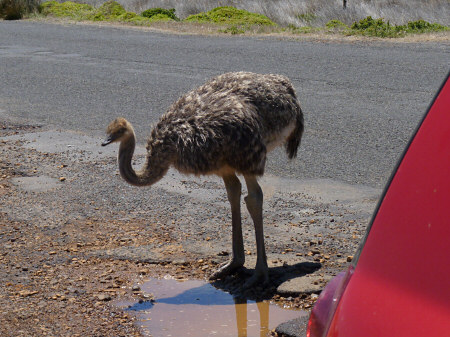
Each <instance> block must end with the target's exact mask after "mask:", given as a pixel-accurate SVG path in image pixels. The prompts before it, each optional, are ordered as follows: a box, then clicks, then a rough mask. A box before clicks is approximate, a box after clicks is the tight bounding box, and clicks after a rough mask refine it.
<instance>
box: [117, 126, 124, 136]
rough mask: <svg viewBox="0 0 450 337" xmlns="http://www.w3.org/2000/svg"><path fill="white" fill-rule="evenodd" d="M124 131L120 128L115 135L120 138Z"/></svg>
mask: <svg viewBox="0 0 450 337" xmlns="http://www.w3.org/2000/svg"><path fill="white" fill-rule="evenodd" d="M125 131H126V129H125V128H120V129H119V130H117V131H116V135H118V136H121V135H123V134H124V133H125Z"/></svg>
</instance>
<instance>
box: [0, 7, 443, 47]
mask: <svg viewBox="0 0 450 337" xmlns="http://www.w3.org/2000/svg"><path fill="white" fill-rule="evenodd" d="M32 1H39V0H0V16H1V15H2V13H3V17H4V18H6V16H5V14H4V13H5V10H4V9H3V10H2V8H5V4H9V6H10V7H11V3H12V4H15V5H17V4H21V3H22V4H23V3H28V2H32ZM320 1H321V0H319V1H318V2H320ZM392 1H394V0H392ZM436 1H438V0H436ZM37 3H38V2H37ZM2 6H3V7H2ZM34 8H37V5H35V7H34ZM16 12H17V11H16ZM39 12H40V15H41V16H43V17H57V18H69V19H72V20H77V21H109V22H126V23H129V24H134V25H147V26H151V25H153V24H155V23H157V22H165V23H167V25H169V26H166V27H167V28H168V29H170V24H171V22H181V23H184V25H190V24H192V25H202V27H204V25H207V26H208V27H210V28H209V31H210V32H219V33H224V34H231V35H238V34H245V33H283V32H285V33H286V32H287V33H288V34H311V33H325V34H340V35H347V36H348V35H360V36H370V37H380V38H397V37H404V36H406V35H410V34H423V33H433V32H441V31H446V30H448V29H449V28H448V27H447V26H445V25H442V24H439V23H429V22H427V21H425V20H422V19H419V20H414V21H408V22H406V23H404V24H391V22H390V21H389V20H387V21H386V20H385V19H383V18H376V19H375V18H372V17H371V16H367V17H365V18H363V19H361V20H359V21H355V22H353V23H351V24H346V23H344V22H343V21H341V20H338V19H333V20H329V21H328V22H326V23H325V24H323V25H322V26H315V25H313V24H314V23H315V22H317V21H318V20H319V17H318V16H317V14H316V13H317V12H318V9H317V7H309V8H306V9H304V11H303V12H301V13H300V14H299V13H297V15H296V18H297V19H298V20H299V21H300V22H301V23H300V24H295V23H290V24H286V25H284V26H283V25H279V24H277V23H275V22H274V21H272V20H271V19H270V18H269V17H267V16H265V15H262V14H259V13H253V12H250V11H247V10H243V9H238V8H235V7H231V6H222V7H216V8H213V9H211V10H209V11H206V12H200V13H196V14H192V15H189V16H187V17H186V18H185V19H184V20H181V19H180V18H179V17H178V16H177V15H176V14H175V9H174V8H170V9H165V8H161V7H156V8H149V9H146V10H144V11H142V12H141V14H136V13H134V12H129V11H127V10H126V9H125V8H124V7H123V6H122V5H121V4H120V3H118V2H116V1H113V0H110V1H107V2H105V3H103V4H102V5H101V6H99V7H98V8H96V7H94V6H92V5H89V4H82V3H75V2H71V1H66V2H62V3H59V2H56V1H47V2H44V3H42V4H41V5H40V6H39ZM22 16H23V14H22ZM13 17H14V18H16V16H13ZM19 18H21V16H20V17H19ZM172 25H174V24H172ZM211 27H212V28H211ZM175 29H176V28H175Z"/></svg>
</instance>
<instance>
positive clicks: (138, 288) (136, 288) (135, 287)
mask: <svg viewBox="0 0 450 337" xmlns="http://www.w3.org/2000/svg"><path fill="white" fill-rule="evenodd" d="M131 290H132V291H140V290H141V287H139V286H133V287H132V288H131Z"/></svg>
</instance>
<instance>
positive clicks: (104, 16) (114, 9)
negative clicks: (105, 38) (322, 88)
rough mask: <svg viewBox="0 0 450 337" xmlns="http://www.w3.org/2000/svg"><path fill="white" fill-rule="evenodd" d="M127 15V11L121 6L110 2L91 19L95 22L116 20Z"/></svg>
mask: <svg viewBox="0 0 450 337" xmlns="http://www.w3.org/2000/svg"><path fill="white" fill-rule="evenodd" d="M126 13H127V11H126V10H125V8H123V6H122V5H121V4H119V3H118V2H116V1H113V0H110V1H107V2H105V3H104V4H103V5H101V6H100V7H99V8H98V9H97V10H96V11H95V14H94V15H93V16H92V18H91V19H92V20H94V21H105V20H115V19H119V17H120V16H122V15H125V14H126Z"/></svg>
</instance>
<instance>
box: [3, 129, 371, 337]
mask: <svg viewBox="0 0 450 337" xmlns="http://www.w3.org/2000/svg"><path fill="white" fill-rule="evenodd" d="M99 143H100V140H99V139H95V138H92V137H89V136H86V135H82V134H78V133H75V132H68V131H64V130H54V129H51V128H46V127H38V126H33V125H25V124H23V123H15V122H14V123H13V122H1V123H0V205H1V206H0V243H1V245H0V264H1V268H0V283H1V284H2V287H1V290H0V307H1V309H0V311H1V315H0V335H2V336H139V335H141V333H142V332H141V331H139V329H138V328H137V327H136V325H135V324H134V321H135V318H134V317H133V316H132V314H131V313H130V312H123V311H121V310H119V309H118V308H116V307H115V306H114V305H112V304H111V303H112V301H113V300H114V299H117V298H134V299H136V300H138V299H139V298H142V296H143V294H141V293H139V291H133V287H134V286H135V285H136V284H139V283H141V282H143V280H145V279H146V278H148V277H163V276H164V275H167V274H169V275H171V276H172V277H174V278H179V279H204V278H206V277H207V276H208V275H209V274H210V273H212V271H213V270H214V269H215V268H217V265H218V264H219V263H222V262H224V261H226V260H227V259H228V258H229V254H230V250H231V242H230V239H231V228H230V214H229V213H230V212H229V205H228V203H227V200H226V195H225V191H224V188H223V186H222V184H221V181H220V180H219V179H215V178H205V179H203V178H201V179H200V178H191V177H182V176H180V175H178V174H177V173H176V172H171V171H170V172H169V174H168V175H167V176H166V177H165V178H164V179H163V180H162V181H161V182H160V183H158V184H157V185H155V186H154V187H152V188H148V189H137V188H134V187H132V186H128V185H126V184H125V183H124V182H123V181H122V180H121V179H120V176H119V175H118V170H117V167H116V159H115V151H116V150H117V149H116V148H111V149H108V150H106V149H104V148H101V147H100V146H99ZM139 151H141V153H142V149H140V150H139ZM139 151H138V152H139ZM142 158H143V156H142V154H141V155H138V156H137V160H136V161H137V165H140V163H141V162H142ZM261 184H262V186H263V190H264V193H265V213H264V217H265V235H266V246H267V247H266V249H267V255H268V260H269V266H270V268H271V272H270V273H271V274H270V276H271V281H272V285H271V286H270V287H268V288H265V289H263V288H255V289H253V290H252V291H250V292H246V293H242V292H241V289H240V284H242V280H243V279H244V278H246V277H247V276H248V272H249V271H250V272H251V269H252V268H253V267H254V262H255V251H256V250H255V243H254V233H253V228H252V225H251V222H250V220H249V218H248V216H247V214H246V213H245V212H244V211H243V221H244V224H243V226H244V237H245V245H246V249H247V252H246V254H247V265H246V267H247V268H248V269H247V270H244V272H243V273H242V274H240V275H238V276H236V277H230V278H227V279H225V280H222V281H219V282H217V283H216V286H217V287H220V288H223V289H226V290H228V291H231V292H232V293H235V294H237V293H239V292H241V293H240V295H244V296H246V297H249V298H259V299H266V300H272V301H275V302H278V303H283V304H288V305H290V306H292V307H296V308H301V309H306V310H309V309H310V308H311V306H312V304H313V303H314V300H315V298H316V296H312V294H314V293H318V292H320V289H321V288H322V287H323V286H324V284H325V283H326V282H327V281H328V280H329V279H330V278H331V277H332V276H333V275H335V274H336V273H337V272H339V271H340V270H342V269H344V268H345V267H346V265H347V264H348V261H349V260H350V259H351V257H349V256H351V255H353V253H354V251H355V249H356V248H357V246H358V243H359V241H360V238H361V237H362V236H363V235H364V232H365V227H366V225H367V222H368V220H369V218H370V214H371V211H372V209H373V207H374V205H375V203H376V199H377V196H378V193H379V191H377V190H371V189H364V188H362V189H361V188H355V187H352V186H348V185H339V184H337V185H336V184H333V183H332V182H326V181H320V182H318V181H316V182H314V181H312V182H308V181H306V182H293V181H284V180H283V179H281V178H277V177H267V178H264V179H262V181H261ZM244 194H245V192H244ZM336 199H338V200H336ZM339 199H340V200H339ZM305 277H306V279H307V280H308V283H307V285H306V288H300V287H301V286H300V285H299V284H300V283H299V281H300V280H305ZM296 280H297V283H296ZM134 289H135V290H136V288H134Z"/></svg>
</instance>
